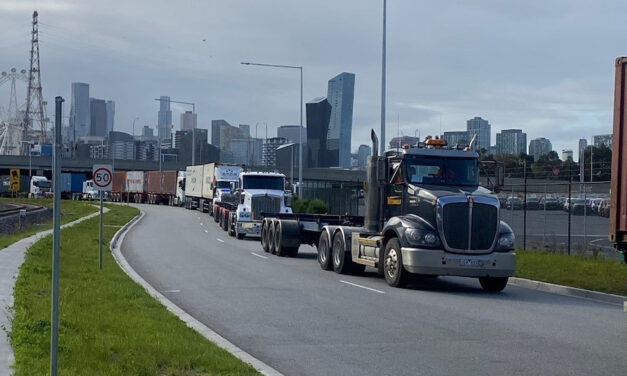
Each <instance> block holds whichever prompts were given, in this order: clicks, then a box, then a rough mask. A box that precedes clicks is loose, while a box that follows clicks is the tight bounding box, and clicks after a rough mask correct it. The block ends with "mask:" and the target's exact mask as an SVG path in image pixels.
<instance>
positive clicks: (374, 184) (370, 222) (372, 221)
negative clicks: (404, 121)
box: [364, 130, 380, 233]
mask: <svg viewBox="0 0 627 376" xmlns="http://www.w3.org/2000/svg"><path fill="white" fill-rule="evenodd" d="M370 139H371V140H372V155H371V156H369V157H368V160H367V163H366V215H365V217H364V227H365V229H366V231H367V232H372V233H375V232H379V231H380V226H379V214H380V213H379V209H380V203H379V189H380V187H379V181H378V171H377V167H378V165H379V159H380V157H379V140H378V138H377V134H376V133H375V132H374V130H371V131H370Z"/></svg>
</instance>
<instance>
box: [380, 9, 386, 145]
mask: <svg viewBox="0 0 627 376" xmlns="http://www.w3.org/2000/svg"><path fill="white" fill-rule="evenodd" d="M386 8H387V1H386V0H383V44H382V49H381V153H383V154H385V18H386V17H385V16H386V14H385V13H386Z"/></svg>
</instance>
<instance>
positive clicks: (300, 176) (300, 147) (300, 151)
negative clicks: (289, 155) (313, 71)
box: [240, 62, 303, 187]
mask: <svg viewBox="0 0 627 376" xmlns="http://www.w3.org/2000/svg"><path fill="white" fill-rule="evenodd" d="M240 64H242V65H257V66H260V67H271V68H287V69H298V70H299V71H300V129H299V130H298V184H299V187H300V186H301V185H302V184H303V67H302V66H299V65H280V64H261V63H250V62H241V63H240ZM292 179H293V177H292Z"/></svg>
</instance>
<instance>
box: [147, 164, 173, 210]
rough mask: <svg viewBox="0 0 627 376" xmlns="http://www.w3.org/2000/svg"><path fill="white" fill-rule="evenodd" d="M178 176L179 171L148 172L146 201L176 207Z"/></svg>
mask: <svg viewBox="0 0 627 376" xmlns="http://www.w3.org/2000/svg"><path fill="white" fill-rule="evenodd" d="M177 175H178V172H177V171H146V173H145V180H146V181H145V183H146V184H145V193H146V197H145V199H146V201H147V202H148V203H149V204H156V205H159V204H167V205H170V206H173V205H175V203H176V189H177V185H176V182H177Z"/></svg>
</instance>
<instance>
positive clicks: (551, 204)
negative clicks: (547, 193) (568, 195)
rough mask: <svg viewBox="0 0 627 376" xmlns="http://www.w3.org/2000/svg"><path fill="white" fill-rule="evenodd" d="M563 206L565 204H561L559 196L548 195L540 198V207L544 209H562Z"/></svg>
mask: <svg viewBox="0 0 627 376" xmlns="http://www.w3.org/2000/svg"><path fill="white" fill-rule="evenodd" d="M562 208H563V204H560V202H559V200H558V199H557V198H553V197H546V198H542V199H540V209H544V210H560V209H562Z"/></svg>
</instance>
